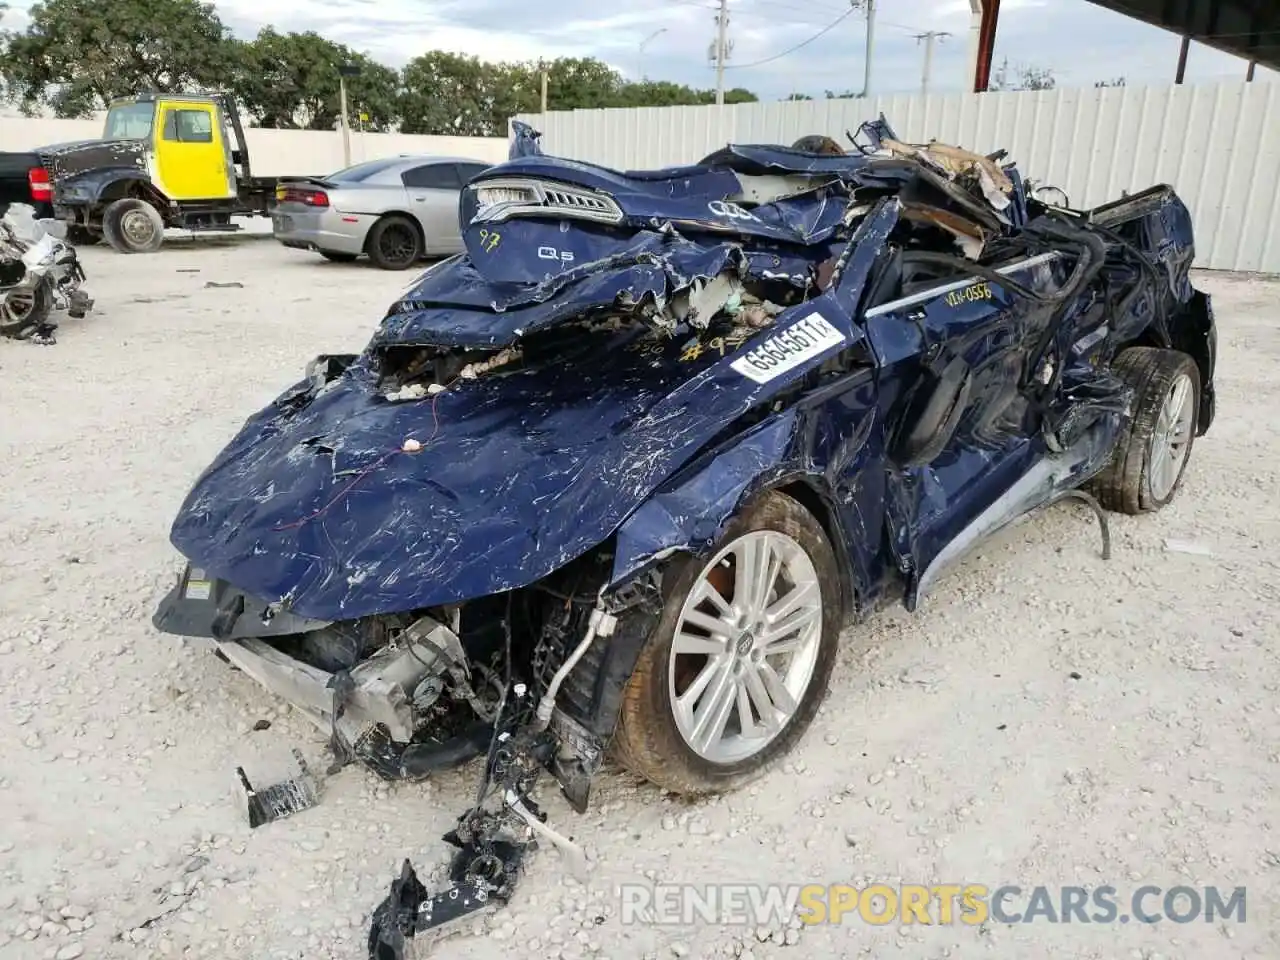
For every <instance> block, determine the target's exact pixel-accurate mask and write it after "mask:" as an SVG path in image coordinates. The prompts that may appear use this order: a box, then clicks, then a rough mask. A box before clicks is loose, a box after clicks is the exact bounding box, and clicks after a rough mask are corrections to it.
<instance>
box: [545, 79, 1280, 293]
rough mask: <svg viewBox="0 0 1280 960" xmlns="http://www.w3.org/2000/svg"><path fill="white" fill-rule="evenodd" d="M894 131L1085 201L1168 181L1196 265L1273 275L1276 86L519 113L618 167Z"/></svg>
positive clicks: (554, 142) (1279, 248)
mask: <svg viewBox="0 0 1280 960" xmlns="http://www.w3.org/2000/svg"><path fill="white" fill-rule="evenodd" d="M882 111H883V112H884V114H885V116H886V117H887V118H888V119H889V121H890V123H892V124H893V126H894V127H895V129H896V130H897V132H898V134H899V135H900V136H902V137H903V138H905V139H908V140H912V141H916V142H920V141H926V140H930V139H937V140H941V141H943V142H946V143H954V144H959V145H962V146H965V147H968V148H970V149H973V150H979V151H982V152H984V153H985V152H990V151H992V150H996V149H998V148H1001V147H1003V148H1005V149H1007V150H1008V151H1009V154H1010V157H1011V158H1012V159H1013V160H1015V161H1017V163H1018V167H1019V169H1020V170H1021V171H1022V172H1023V174H1024V175H1025V176H1030V177H1033V178H1035V179H1037V180H1040V181H1042V182H1045V183H1050V184H1053V185H1055V186H1058V187H1061V188H1062V189H1064V190H1066V191H1067V194H1068V196H1069V197H1070V199H1071V202H1072V204H1074V205H1076V206H1092V205H1095V204H1098V203H1102V202H1104V201H1106V200H1109V199H1113V198H1116V197H1119V196H1120V194H1121V192H1122V191H1126V190H1127V191H1129V192H1135V191H1137V190H1141V189H1143V188H1145V187H1148V186H1151V185H1152V184H1155V183H1169V184H1172V185H1173V186H1174V188H1175V189H1177V191H1178V193H1179V194H1180V195H1181V196H1182V198H1183V199H1184V200H1185V201H1186V203H1187V205H1188V206H1189V207H1190V208H1191V212H1192V215H1193V217H1194V222H1195V226H1196V241H1197V242H1196V248H1197V258H1196V264H1197V265H1198V266H1200V267H1207V268H1211V269H1218V270H1242V271H1262V272H1266V273H1280V84H1276V83H1220V84H1204V85H1195V86H1190V85H1187V86H1164V87H1118V88H1100V89H1094V88H1085V89H1072V90H1065V89H1064V90H1048V91H1038V92H1034V93H985V94H956V95H940V96H929V97H922V96H895V97H875V98H871V99H868V100H814V101H799V102H783V103H750V104H738V105H734V106H726V107H723V108H717V107H714V106H711V107H643V108H636V109H627V110H574V111H571V112H561V113H556V112H550V113H547V114H544V115H532V116H522V117H520V119H522V120H526V121H527V122H529V123H531V124H532V125H533V126H534V127H536V128H537V129H539V130H541V131H542V132H543V137H542V145H543V149H544V150H545V151H546V152H547V153H551V154H556V155H558V156H563V157H572V158H574V159H578V160H586V161H590V162H593V163H601V164H605V165H607V166H611V167H620V168H623V169H627V168H630V169H637V168H643V167H655V166H667V165H673V164H681V163H693V162H696V161H698V160H700V159H701V158H702V157H704V156H706V155H707V154H708V153H710V152H711V151H712V150H715V149H717V148H718V147H721V146H723V145H724V144H725V143H728V142H736V143H791V142H793V141H795V140H796V139H798V138H799V137H802V136H804V135H806V134H812V133H820V134H826V135H828V136H833V137H835V138H836V139H837V140H840V141H842V142H843V141H844V133H845V131H853V130H856V129H857V127H858V125H859V124H860V123H862V122H863V121H864V120H870V119H874V118H875V117H877V116H879V115H880V113H881V112H882Z"/></svg>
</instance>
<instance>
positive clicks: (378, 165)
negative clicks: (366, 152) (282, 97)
mask: <svg viewBox="0 0 1280 960" xmlns="http://www.w3.org/2000/svg"><path fill="white" fill-rule="evenodd" d="M488 167H489V164H487V163H481V162H480V161H478V160H470V159H467V158H465V157H434V156H400V157H388V158H385V159H382V160H366V161H365V162H363V163H357V164H355V165H354V166H351V167H347V168H345V169H343V170H339V171H338V172H337V173H333V174H330V175H329V176H327V177H308V178H301V179H290V180H286V181H284V182H282V183H281V184H280V186H279V187H277V188H276V209H275V211H274V212H273V213H272V215H271V225H272V232H273V233H274V234H275V238H276V239H277V240H279V241H280V242H281V243H283V244H284V245H285V246H286V247H296V248H298V249H302V250H314V251H316V252H317V253H319V254H320V255H321V256H323V257H325V258H326V259H328V260H334V261H337V262H349V261H352V260H355V259H356V258H357V257H360V256H362V255H366V254H367V255H368V257H369V259H370V260H371V261H373V263H374V264H376V265H377V266H379V267H381V268H382V269H384V270H404V269H407V268H409V267H411V266H413V265H414V264H415V263H417V262H418V261H419V260H421V259H422V258H423V257H441V256H448V255H451V254H455V253H460V252H461V251H462V234H461V231H460V228H459V226H458V198H459V195H460V193H461V190H462V188H463V186H465V185H466V183H467V182H468V181H469V180H471V178H472V177H474V176H477V175H478V174H480V173H483V172H484V171H485V170H486V169H488Z"/></svg>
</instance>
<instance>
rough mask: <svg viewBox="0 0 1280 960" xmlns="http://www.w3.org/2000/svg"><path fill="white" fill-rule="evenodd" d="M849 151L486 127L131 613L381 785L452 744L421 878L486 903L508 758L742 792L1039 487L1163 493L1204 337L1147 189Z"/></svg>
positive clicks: (1204, 392)
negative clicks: (172, 572) (470, 165)
mask: <svg viewBox="0 0 1280 960" xmlns="http://www.w3.org/2000/svg"><path fill="white" fill-rule="evenodd" d="M852 139H853V142H854V146H855V150H854V151H853V152H850V153H838V152H835V151H833V150H831V148H830V144H829V143H826V142H825V141H824V142H823V143H822V144H821V149H820V150H819V151H818V152H813V151H808V150H804V149H797V148H787V147H781V146H770V145H731V146H728V147H726V148H724V149H722V150H720V151H717V152H716V153H714V154H712V155H711V156H710V157H708V158H706V159H705V160H703V161H702V162H701V163H699V164H696V165H693V166H690V167H683V168H676V169H670V170H659V171H638V172H637V171H633V172H629V173H620V172H617V171H613V170H607V169H604V168H601V167H597V166H593V165H590V164H586V163H579V162H575V161H570V160H565V159H559V158H552V157H547V156H544V155H542V153H541V148H540V146H539V144H538V138H537V135H536V133H535V132H533V131H532V130H530V129H529V128H527V125H517V126H516V130H515V138H514V141H513V144H512V148H511V153H512V159H510V160H509V161H508V162H507V163H505V164H502V165H499V166H497V167H494V168H492V169H490V170H488V171H486V172H485V173H484V174H482V175H480V176H479V177H477V178H475V179H474V180H473V181H472V182H471V183H470V184H469V186H468V187H467V189H466V190H465V191H464V193H463V196H462V200H461V204H460V220H461V223H462V232H463V239H464V243H465V246H466V252H465V253H464V254H462V255H459V256H455V257H453V258H450V259H449V260H446V261H444V262H442V263H439V264H437V265H435V266H433V267H431V268H429V269H428V270H427V271H426V272H425V273H423V274H422V276H421V277H420V278H419V279H418V281H417V282H416V283H415V284H414V285H413V287H412V288H411V289H409V290H408V291H407V292H406V293H405V294H404V296H403V297H402V298H401V299H400V300H399V301H398V302H396V303H395V304H393V305H392V306H391V308H390V310H389V311H388V313H387V315H386V317H385V318H384V320H383V322H382V324H381V326H380V328H379V329H378V331H377V332H376V333H375V334H374V336H373V338H372V339H371V340H370V342H369V344H368V345H367V346H366V348H365V350H364V351H363V352H362V353H360V354H358V355H322V356H320V357H317V358H316V359H315V360H313V361H312V362H311V364H310V365H309V366H308V368H307V371H306V374H305V376H304V377H303V379H302V380H300V381H299V382H298V383H297V384H295V385H294V386H292V387H291V388H289V389H288V390H287V391H285V392H284V393H283V394H281V396H280V397H279V398H278V399H277V400H276V401H275V402H273V403H272V404H271V405H269V406H268V407H266V408H265V409H263V410H261V411H259V412H258V413H257V414H255V415H254V416H252V417H251V418H250V419H249V420H248V421H247V422H246V423H245V424H244V425H243V427H242V428H241V430H240V431H239V432H238V434H237V435H236V436H235V437H234V438H233V439H232V440H231V441H230V443H229V444H228V445H227V447H226V448H225V449H224V450H223V451H222V452H221V453H220V454H219V455H218V456H217V458H215V460H214V461H213V462H212V463H211V464H210V465H209V467H208V468H207V469H206V470H205V472H204V473H203V474H202V475H201V476H200V477H199V478H198V479H197V481H196V483H195V485H194V486H193V488H192V490H191V492H190V493H189V495H188V496H187V498H186V500H185V502H184V503H183V505H182V507H181V509H180V511H179V514H178V516H177V518H176V519H175V521H174V524H173V528H172V533H171V540H172V542H173V544H174V546H175V547H176V548H177V549H178V550H179V551H180V552H181V553H182V554H183V555H184V556H185V558H186V559H187V561H188V567H187V569H186V571H185V572H184V573H183V574H182V575H181V576H180V577H179V579H178V582H177V584H176V585H175V587H174V589H173V590H172V591H171V592H170V593H169V595H168V596H167V597H166V598H165V599H164V600H163V601H162V603H161V605H160V607H159V609H158V610H157V612H156V615H155V625H156V626H157V628H158V629H160V630H162V631H165V632H169V633H174V634H179V635H183V636H192V637H210V638H212V639H214V640H215V641H216V642H217V644H218V649H219V650H220V651H221V652H222V653H223V655H224V656H226V657H227V659H229V660H230V661H231V662H233V663H235V664H236V665H237V666H239V667H240V668H241V669H242V670H244V671H245V672H246V673H248V674H249V675H250V676H253V677H255V678H256V679H257V680H259V682H261V683H262V684H263V685H264V686H266V687H267V688H268V689H270V690H272V691H274V692H276V693H277V694H279V695H281V696H284V697H286V698H287V699H288V700H290V701H291V702H292V703H293V704H294V705H295V706H297V707H298V708H299V709H300V710H302V711H303V712H304V714H305V715H307V716H308V717H310V718H311V719H312V720H313V722H315V723H316V724H317V726H318V727H319V728H320V729H322V730H324V731H325V732H326V734H327V735H328V736H329V738H330V744H331V747H332V749H333V751H334V753H335V755H337V756H339V757H341V758H343V759H344V760H353V759H354V760H359V761H361V762H362V763H363V764H365V765H366V766H368V767H369V768H370V769H372V770H374V771H375V772H376V773H378V775H380V776H382V777H384V778H387V779H402V778H420V777H424V776H428V775H429V774H430V773H431V772H432V771H433V770H435V769H440V768H443V767H447V766H454V765H456V764H458V763H460V762H463V761H465V760H467V759H470V758H472V757H481V756H482V757H485V772H484V781H483V784H482V788H481V791H480V797H479V799H478V800H477V802H476V804H475V805H474V807H473V809H471V810H470V811H468V812H467V813H465V814H464V815H463V817H462V819H461V820H460V822H459V824H460V825H459V829H458V830H457V831H455V834H456V837H455V839H456V840H457V841H458V843H457V844H456V845H457V846H459V847H460V850H461V852H460V853H459V854H458V857H459V858H460V859H455V863H454V868H455V869H454V876H455V879H456V878H459V877H460V878H461V880H460V881H459V882H461V883H463V884H469V885H470V886H467V887H465V889H466V890H467V891H469V892H468V893H466V894H461V893H458V892H457V891H458V889H463V888H457V889H455V891H454V893H455V894H456V896H454V897H453V899H455V900H456V899H457V897H458V896H463V897H464V898H467V897H469V898H470V899H469V901H468V902H471V903H482V902H487V898H489V897H490V896H492V895H496V894H497V893H498V892H499V891H505V890H507V884H508V883H509V881H510V879H511V876H512V874H511V872H510V871H508V870H507V869H506V867H505V866H504V867H503V869H502V871H501V874H500V875H498V873H497V870H498V867H497V866H496V864H502V865H505V864H508V863H509V862H510V863H514V862H515V860H516V859H517V858H515V856H514V851H515V850H525V849H527V847H526V846H525V845H526V844H527V843H528V842H529V840H530V839H532V837H531V834H537V833H543V832H544V830H545V829H546V828H545V824H542V823H541V818H540V815H539V814H538V813H537V811H536V808H533V809H531V808H530V807H529V801H528V796H529V789H530V787H531V784H532V780H533V778H534V777H535V776H536V775H537V773H538V771H541V770H547V771H550V772H551V774H552V775H553V776H554V777H555V778H556V780H557V781H558V782H559V783H560V786H561V788H562V790H563V792H564V795H565V797H566V799H567V800H568V801H569V803H570V804H571V806H573V807H574V808H575V809H576V810H578V811H582V810H585V809H586V806H587V803H588V796H589V790H590V784H591V780H592V778H593V776H594V775H595V773H596V772H597V771H598V769H599V767H600V765H601V763H602V761H603V759H604V757H605V755H606V752H607V751H610V750H612V751H613V752H614V753H615V754H616V755H617V757H618V759H620V760H621V761H622V762H623V763H624V764H625V765H626V766H628V767H629V768H630V769H632V770H633V771H635V772H637V773H639V774H641V775H643V776H645V777H647V778H649V779H650V780H652V781H654V782H656V783H658V784H659V785H661V786H663V787H666V788H667V789H669V790H672V791H675V792H678V793H682V794H686V795H694V796H696V795H699V794H705V793H710V792H720V791H725V790H730V789H734V788H736V787H739V786H741V785H742V784H744V783H747V782H748V781H750V780H752V779H754V778H756V777H758V776H760V775H761V774H762V773H763V772H764V771H765V770H767V769H768V768H769V767H770V766H771V765H772V764H773V763H774V762H776V761H777V760H778V759H779V758H781V757H782V756H783V755H785V754H786V753H787V751H788V750H790V749H791V747H792V746H793V745H794V744H795V743H796V741H797V740H798V739H799V737H800V736H802V735H803V733H804V731H805V730H806V729H807V727H808V726H809V724H810V722H811V721H812V719H813V717H814V715H815V714H816V712H817V709H818V706H819V705H820V703H821V701H822V699H823V697H824V696H825V693H826V689H827V684H828V680H829V678H830V676H831V672H832V669H833V666H834V663H835V654H836V643H837V639H838V636H839V634H840V631H841V628H842V626H843V625H844V623H845V622H846V619H848V618H863V617H866V616H867V615H868V614H869V613H870V612H872V611H873V610H875V609H876V608H877V607H878V606H880V605H882V604H884V603H889V602H895V601H897V602H901V603H903V604H904V606H905V607H906V608H907V609H908V610H914V609H915V608H916V606H917V604H918V603H919V601H920V599H921V598H922V597H923V596H924V594H925V593H926V592H927V591H928V589H929V587H930V586H931V585H932V584H933V583H934V582H935V581H936V579H937V578H938V577H939V576H940V574H941V572H942V571H943V570H945V569H947V568H948V567H949V566H950V565H951V564H953V563H954V562H955V561H956V560H957V559H959V558H960V557H961V556H963V555H964V554H965V553H966V552H968V551H969V550H970V549H972V548H973V547H974V546H975V545H976V544H978V543H979V542H981V541H982V540H984V539H985V538H986V537H988V536H990V535H992V534H994V533H995V532H997V531H999V530H1001V529H1004V528H1006V527H1007V526H1008V525H1009V524H1011V523H1013V522H1015V521H1017V520H1020V519H1022V518H1024V517H1026V516H1028V515H1030V514H1031V513H1032V512H1034V511H1037V510H1042V509H1046V508H1048V507H1050V506H1052V505H1053V504H1055V503H1058V502H1060V501H1062V500H1063V499H1066V498H1070V499H1084V500H1085V502H1086V503H1088V504H1089V505H1090V506H1096V502H1095V501H1094V499H1093V497H1094V495H1096V497H1097V499H1098V500H1100V501H1101V504H1102V505H1103V506H1105V507H1107V508H1108V509H1112V510H1119V511H1122V512H1126V513H1142V512H1147V511H1151V510H1157V509H1160V508H1161V507H1163V506H1164V505H1165V504H1167V503H1168V502H1169V501H1170V499H1171V498H1172V497H1173V496H1174V494H1175V493H1176V491H1177V489H1178V488H1179V485H1180V483H1181V478H1182V474H1183V472H1184V471H1185V468H1186V464H1187V461H1188V457H1189V454H1190V450H1191V444H1192V441H1193V439H1194V437H1196V436H1198V435H1202V434H1204V433H1205V432H1206V431H1207V430H1208V429H1209V427H1210V425H1211V423H1212V420H1213V417H1214V409H1215V404H1214V391H1213V383H1214V365H1215V362H1216V332H1215V326H1214V320H1213V313H1212V308H1211V304H1210V301H1209V298H1208V297H1207V296H1206V295H1205V294H1203V293H1202V292H1200V291H1197V290H1196V289H1195V288H1194V287H1193V286H1192V285H1191V283H1190V279H1189V270H1190V267H1191V263H1192V260H1193V258H1194V246H1193V236H1192V226H1191V222H1190V216H1189V214H1188V211H1187V209H1186V207H1185V205H1184V204H1183V203H1182V202H1181V200H1179V198H1178V197H1177V195H1176V194H1175V193H1174V192H1173V190H1172V189H1170V188H1168V187H1164V186H1157V187H1153V188H1151V189H1149V190H1146V191H1143V192H1140V193H1137V194H1134V195H1132V196H1127V197H1125V198H1123V199H1121V200H1119V201H1116V202H1114V203H1110V204H1106V205H1104V206H1102V207H1098V208H1095V209H1093V210H1087V211H1080V210H1068V209H1064V208H1061V207H1057V206H1049V205H1046V204H1044V203H1042V202H1040V201H1039V200H1037V199H1036V198H1035V197H1033V196H1028V194H1027V191H1026V185H1025V183H1024V182H1023V180H1022V178H1021V176H1020V174H1019V172H1018V170H1017V167H1016V166H1015V165H1014V164H1011V163H1005V162H1003V161H1004V158H1003V155H1002V154H994V155H990V156H984V155H979V154H974V153H972V152H970V151H966V150H962V149H960V148H957V147H950V146H946V145H941V144H936V143H930V144H905V143H903V142H902V141H901V140H900V139H899V138H898V137H896V136H895V135H894V132H893V130H892V129H891V128H890V127H889V125H888V124H887V122H885V121H884V118H881V119H880V120H879V121H876V122H873V123H869V124H865V125H864V126H863V127H862V128H861V129H860V130H859V131H858V134H857V136H855V137H853V138H852ZM802 143H803V141H802ZM1103 520H1104V523H1103V533H1104V551H1103V552H1104V556H1105V555H1107V554H1109V536H1108V531H1107V527H1106V524H1105V517H1104V518H1103ZM550 839H552V840H553V841H555V842H556V844H557V845H558V846H561V847H562V848H563V849H564V850H565V851H566V853H567V854H568V855H569V856H571V857H573V858H574V859H575V862H580V861H579V860H578V858H577V856H576V855H577V853H579V852H580V851H575V850H574V848H573V847H572V845H571V844H569V843H568V841H565V840H564V838H562V837H559V836H558V835H555V834H551V835H550ZM499 843H502V844H504V845H510V846H503V847H501V848H500V849H501V851H505V852H506V853H508V854H511V856H510V858H509V857H507V856H504V854H503V852H500V849H499V847H498V844H499ZM481 889H483V891H484V894H485V896H484V897H481V896H480V895H479V893H478V892H477V891H479V890H481ZM446 895H448V894H447V893H446ZM504 895H505V894H504ZM424 903H426V904H428V905H429V912H430V913H431V917H435V916H436V914H435V907H434V906H430V904H432V903H433V901H432V900H431V898H429V897H428V895H427V892H426V891H425V889H424V888H422V886H421V884H420V883H419V882H418V881H417V880H416V877H415V875H414V873H413V870H412V866H411V865H406V868H405V869H404V870H403V871H402V874H401V877H400V879H399V880H398V881H397V883H396V886H395V888H394V889H393V891H392V894H391V896H390V897H389V898H388V901H387V902H386V903H384V905H383V907H382V908H380V910H379V912H378V918H377V919H376V920H375V922H374V925H373V929H372V930H371V933H370V953H371V956H373V957H375V958H377V960H383V958H384V957H385V958H391V957H399V956H400V955H401V954H400V953H397V952H396V951H397V950H401V949H403V945H404V944H403V941H404V939H405V938H406V937H409V936H410V935H411V934H412V933H413V932H414V931H420V930H423V931H426V930H431V929H434V924H433V923H432V922H425V923H424V922H421V916H422V911H421V905H422V904H424ZM415 911H417V912H416V914H415ZM414 916H417V917H418V920H414Z"/></svg>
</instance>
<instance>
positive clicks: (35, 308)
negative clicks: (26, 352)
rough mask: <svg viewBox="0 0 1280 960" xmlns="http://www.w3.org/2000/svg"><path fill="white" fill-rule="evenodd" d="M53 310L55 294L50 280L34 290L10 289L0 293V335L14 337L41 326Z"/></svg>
mask: <svg viewBox="0 0 1280 960" xmlns="http://www.w3.org/2000/svg"><path fill="white" fill-rule="evenodd" d="M52 312H53V294H52V293H50V292H49V284H48V282H45V283H42V284H40V286H38V287H36V288H35V289H34V290H9V291H6V292H5V293H2V294H0V335H3V336H7V337H12V336H16V335H17V334H19V333H21V332H22V331H23V330H28V329H29V328H31V327H39V326H41V325H42V324H43V323H45V322H46V321H47V320H48V319H49V314H50V313H52Z"/></svg>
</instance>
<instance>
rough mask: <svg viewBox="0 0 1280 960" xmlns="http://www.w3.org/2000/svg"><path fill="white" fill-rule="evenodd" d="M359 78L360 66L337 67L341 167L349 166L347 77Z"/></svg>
mask: <svg viewBox="0 0 1280 960" xmlns="http://www.w3.org/2000/svg"><path fill="white" fill-rule="evenodd" d="M358 76H360V65H359V64H356V63H343V64H339V66H338V99H339V101H340V103H341V107H342V165H343V166H344V167H349V166H351V121H350V119H349V118H348V117H347V77H358Z"/></svg>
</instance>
